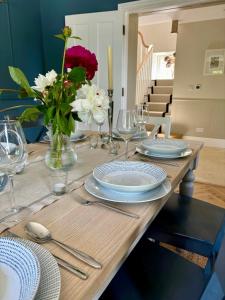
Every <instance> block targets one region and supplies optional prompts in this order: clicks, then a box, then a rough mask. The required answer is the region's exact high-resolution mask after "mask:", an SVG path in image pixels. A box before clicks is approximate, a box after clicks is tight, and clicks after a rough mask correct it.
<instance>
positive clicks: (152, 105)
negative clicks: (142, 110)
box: [147, 102, 168, 112]
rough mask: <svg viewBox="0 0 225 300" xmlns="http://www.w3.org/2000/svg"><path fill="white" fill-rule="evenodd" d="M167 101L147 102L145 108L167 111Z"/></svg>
mask: <svg viewBox="0 0 225 300" xmlns="http://www.w3.org/2000/svg"><path fill="white" fill-rule="evenodd" d="M167 106H168V104H167V103H164V102H163V103H161V102H148V103H147V110H149V111H163V112H167Z"/></svg>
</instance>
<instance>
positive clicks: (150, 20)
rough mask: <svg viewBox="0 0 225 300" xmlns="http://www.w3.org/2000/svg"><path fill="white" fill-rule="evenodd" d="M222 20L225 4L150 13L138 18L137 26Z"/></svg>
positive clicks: (224, 15) (224, 13)
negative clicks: (174, 21)
mask: <svg viewBox="0 0 225 300" xmlns="http://www.w3.org/2000/svg"><path fill="white" fill-rule="evenodd" d="M223 18H225V4H221V5H215V6H208V7H201V8H190V9H184V10H181V9H169V10H163V11H160V12H152V13H149V14H148V15H146V14H145V15H143V16H139V25H141V26H143V25H149V24H157V23H164V22H168V21H171V20H179V23H191V22H200V21H206V20H215V19H223Z"/></svg>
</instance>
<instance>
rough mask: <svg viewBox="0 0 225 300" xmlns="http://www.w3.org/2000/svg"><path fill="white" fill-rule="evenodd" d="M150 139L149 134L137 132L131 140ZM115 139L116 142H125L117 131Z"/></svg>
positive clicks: (114, 135) (114, 134)
mask: <svg viewBox="0 0 225 300" xmlns="http://www.w3.org/2000/svg"><path fill="white" fill-rule="evenodd" d="M147 137H148V134H147V132H141V133H140V132H137V133H135V134H134V135H133V136H132V138H131V140H141V139H146V138H147ZM113 138H114V139H116V140H123V139H122V137H121V136H120V134H119V133H118V132H116V131H113Z"/></svg>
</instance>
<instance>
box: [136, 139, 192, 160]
mask: <svg viewBox="0 0 225 300" xmlns="http://www.w3.org/2000/svg"><path fill="white" fill-rule="evenodd" d="M137 151H138V152H139V153H141V154H144V155H147V156H151V157H156V158H180V157H186V156H188V155H190V154H192V150H191V149H188V144H187V142H186V141H183V140H176V139H154V140H152V139H146V140H144V141H143V142H142V143H141V145H140V146H138V147H137Z"/></svg>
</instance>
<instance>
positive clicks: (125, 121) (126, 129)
mask: <svg viewBox="0 0 225 300" xmlns="http://www.w3.org/2000/svg"><path fill="white" fill-rule="evenodd" d="M116 129H117V131H118V133H119V134H120V136H121V138H122V139H123V140H124V142H125V144H126V151H125V158H126V159H127V154H128V142H129V140H130V139H131V138H132V136H133V135H134V134H135V133H136V131H137V119H136V112H135V111H134V110H125V109H121V110H120V111H119V115H118V119H117V124H116Z"/></svg>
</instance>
